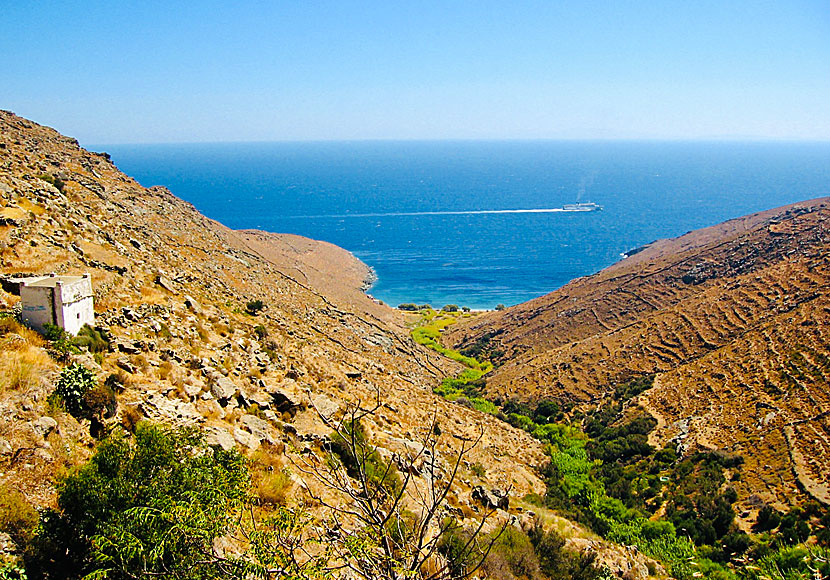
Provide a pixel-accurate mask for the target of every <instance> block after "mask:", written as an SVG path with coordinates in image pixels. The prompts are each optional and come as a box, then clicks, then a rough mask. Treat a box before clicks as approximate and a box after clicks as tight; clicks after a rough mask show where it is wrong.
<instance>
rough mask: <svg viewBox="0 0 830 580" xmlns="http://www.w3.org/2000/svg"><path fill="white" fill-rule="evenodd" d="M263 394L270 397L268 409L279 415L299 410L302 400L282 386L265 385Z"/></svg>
mask: <svg viewBox="0 0 830 580" xmlns="http://www.w3.org/2000/svg"><path fill="white" fill-rule="evenodd" d="M265 392H266V393H268V395H269V396H270V397H271V404H270V407H271V408H272V409H274V410H276V411H279V412H280V413H295V412H297V410H298V409H300V408H301V407H302V406H303V404H302V399H301V398H300V396H299V395H298V394H295V393H292V392H291V391H289V390H288V389H286V388H285V386H283V385H269V384H266V385H265Z"/></svg>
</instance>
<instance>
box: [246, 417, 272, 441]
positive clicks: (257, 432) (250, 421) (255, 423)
mask: <svg viewBox="0 0 830 580" xmlns="http://www.w3.org/2000/svg"><path fill="white" fill-rule="evenodd" d="M239 422H240V423H242V426H243V427H244V428H245V429H247V430H248V432H250V433H251V435H254V436H255V437H257V438H258V439H259V440H260V441H269V442H270V441H271V435H270V431H271V426H270V425H269V424H268V422H267V421H265V420H264V419H260V418H259V417H257V416H256V415H242V417H241V418H240V419H239Z"/></svg>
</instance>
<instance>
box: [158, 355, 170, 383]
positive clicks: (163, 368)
mask: <svg viewBox="0 0 830 580" xmlns="http://www.w3.org/2000/svg"><path fill="white" fill-rule="evenodd" d="M171 372H173V363H171V362H170V361H169V360H166V361H164V362H163V363H161V364H160V365H159V368H158V375H159V378H160V379H161V380H163V381H166V380H167V379H168V378H170V373H171Z"/></svg>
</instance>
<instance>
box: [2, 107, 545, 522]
mask: <svg viewBox="0 0 830 580" xmlns="http://www.w3.org/2000/svg"><path fill="white" fill-rule="evenodd" d="M50 272H55V273H58V274H81V273H85V272H88V273H90V274H91V277H92V283H93V289H94V299H95V312H96V324H97V325H99V326H100V327H102V328H103V329H104V330H106V331H108V333H109V335H110V337H111V340H110V345H111V346H110V349H109V350H108V351H105V352H103V353H100V354H98V355H96V356H95V357H93V356H91V355H89V354H87V355H75V356H73V357H72V358H73V359H74V360H76V361H80V362H82V363H83V364H84V365H86V366H87V367H89V368H91V369H93V370H94V371H95V373H96V374H97V375H98V377H99V378H100V379H101V380H103V379H105V378H107V377H108V376H112V377H115V379H116V380H117V382H119V384H120V386H121V387H122V388H123V389H124V391H123V392H122V393H120V394H119V395H118V403H119V404H118V411H117V415H116V417H114V418H111V419H110V420H109V421H110V422H111V423H118V422H120V423H124V424H134V423H135V421H137V420H140V419H141V418H148V419H152V420H154V421H161V422H166V423H172V424H194V425H199V426H200V427H201V428H202V429H203V430H204V431H205V432H206V433H208V437H209V440H210V441H212V442H214V443H217V444H220V445H221V446H223V447H236V448H237V449H241V450H243V451H244V452H245V453H247V454H249V455H251V454H254V453H255V452H258V453H260V454H261V453H263V452H267V454H270V455H272V456H273V458H274V459H273V460H274V461H276V462H277V463H278V464H279V463H280V462H282V463H285V464H287V463H288V461H289V459H290V457H289V456H290V455H291V454H292V453H305V452H308V451H309V450H312V451H313V450H319V448H320V445H321V442H323V441H325V440H326V438H327V437H328V436H329V433H330V428H328V427H326V426H325V425H324V424H323V423H322V422H321V421H320V419H319V418H318V416H317V414H316V412H315V411H314V408H315V407H317V408H318V409H320V410H321V411H323V412H324V413H327V414H331V413H337V411H338V410H341V411H342V410H343V409H345V408H346V406H347V405H349V404H356V403H357V402H358V401H362V402H363V403H364V404H366V403H367V402H370V401H373V400H374V399H375V397H376V396H377V395H378V394H380V396H381V402H382V403H383V406H382V407H381V409H380V410H379V411H378V413H377V414H376V415H375V416H373V417H370V418H368V419H367V420H366V421H365V423H366V424H365V427H366V428H367V429H368V431H369V433H370V434H371V436H372V438H373V441H374V442H375V443H377V444H378V445H379V446H380V447H381V448H382V449H383V450H384V453H386V454H388V455H390V456H391V454H393V453H404V452H406V451H407V450H408V449H410V448H411V447H412V446H416V443H415V442H417V441H418V440H419V438H420V437H421V436H422V435H423V430H424V428H425V427H426V426H428V425H429V424H430V418H431V417H432V415H433V413H435V414H437V419H438V424H439V425H440V427H441V431H442V432H443V434H444V435H443V437H442V443H441V446H440V447H439V451H440V452H441V453H442V454H447V455H446V457H447V459H448V460H449V459H451V458H452V448H454V447H455V446H456V444H457V442H458V441H459V439H458V438H462V439H463V438H475V437H476V436H477V435H478V434H479V433H483V440H482V442H481V444H480V445H479V446H478V447H477V448H476V449H475V450H474V451H473V452H472V454H471V455H469V457H468V458H467V459H468V460H469V462H470V463H477V464H480V465H486V466H487V467H486V470H484V471H482V472H481V473H480V474H479V475H476V474H474V473H472V472H470V471H469V468H468V467H469V464H468V467H465V468H464V472H463V474H462V477H461V478H460V479H459V481H458V483H457V488H456V489H454V490H453V493H452V501H453V502H455V503H456V504H457V505H459V506H468V507H467V508H465V509H469V506H470V505H471V501H472V500H471V499H470V489H471V488H472V487H473V486H474V485H479V484H482V485H485V486H491V487H501V488H506V487H508V486H512V488H513V491H511V494H512V495H513V496H514V497H521V496H522V495H524V494H525V493H528V492H531V491H535V492H541V491H543V489H544V486H543V484H542V482H541V480H540V478H539V476H538V475H537V474H536V473H535V470H534V467H533V466H534V465H539V464H540V463H541V462H543V461H544V455H543V452H542V446H541V444H539V443H538V442H536V441H535V440H534V439H532V438H531V437H530V436H528V435H527V434H525V433H523V432H521V431H519V430H516V429H513V428H512V427H510V426H508V425H506V424H504V423H502V422H501V421H499V420H498V419H496V418H495V417H492V416H488V415H483V414H481V413H477V412H475V411H473V410H471V409H468V408H466V407H463V406H460V405H454V404H451V403H449V402H447V401H444V400H443V399H440V398H438V397H435V396H434V395H433V394H432V389H433V387H434V386H435V385H436V384H437V383H438V382H439V381H440V380H441V379H442V378H443V377H445V376H448V375H452V374H454V373H456V372H458V370H459V367H458V365H457V364H456V363H453V362H452V361H449V360H447V359H445V358H444V357H441V356H440V355H438V354H436V353H434V352H432V351H429V350H427V349H424V348H422V347H420V346H418V345H416V344H415V343H413V342H412V340H411V339H410V337H409V329H408V328H407V327H406V326H405V325H404V322H403V319H402V317H401V315H400V313H398V312H396V311H394V310H392V309H390V308H388V307H386V306H384V305H382V304H379V303H377V302H375V301H373V300H372V299H370V298H369V297H367V296H366V295H365V294H364V293H363V291H362V290H363V287H364V285H365V283H366V281H367V278H368V277H369V276H370V274H371V273H370V271H369V269H368V268H367V267H366V266H365V265H364V264H362V263H361V262H359V261H358V260H357V259H356V258H354V257H353V256H352V255H351V254H349V253H348V252H346V251H345V250H342V249H340V248H337V247H335V246H332V245H331V244H327V243H323V242H317V241H313V240H308V239H304V238H301V237H299V236H292V235H279V234H270V233H265V232H259V231H233V230H230V229H228V228H226V227H224V226H223V225H221V224H219V223H217V222H215V221H212V220H210V219H208V218H206V217H204V216H203V215H201V214H200V213H199V212H198V211H197V210H196V209H195V208H194V207H193V206H192V205H190V204H188V203H186V202H184V201H182V200H180V199H178V198H176V197H175V196H174V195H173V194H171V193H170V192H169V191H167V190H166V189H164V188H162V187H150V188H145V187H142V186H141V185H139V184H138V183H137V182H135V181H134V180H133V179H131V178H129V177H127V176H125V175H124V174H122V173H121V172H120V171H119V170H118V169H117V168H116V167H115V166H114V165H113V164H112V162H111V161H110V159H109V157H108V156H107V155H106V154H103V153H102V154H97V153H91V152H88V151H85V150H84V149H82V148H81V147H79V145H78V143H77V142H76V141H75V140H73V139H71V138H67V137H64V136H61V135H60V134H59V133H57V132H56V131H54V130H52V129H50V128H47V127H42V126H39V125H37V124H35V123H32V122H30V121H27V120H25V119H22V118H20V117H17V116H15V115H14V114H12V113H9V112H0V274H3V275H4V276H5V277H10V276H20V275H32V274H36V275H41V274H47V273H50ZM13 286H14V285H13V284H5V285H4V291H0V310H10V309H13V308H15V307H16V305H17V304H18V301H19V298H18V297H17V296H15V295H14V293H13V292H11V290H13ZM256 300H261V301H262V303H263V305H264V309H263V310H262V311H261V312H259V313H255V314H253V315H252V314H249V313H247V312H246V305H247V304H248V303H249V302H252V301H256ZM45 346H46V344H45V343H44V341H43V340H42V339H40V338H39V337H37V336H36V335H34V334H33V333H29V332H22V331H13V332H10V333H9V331H8V329H6V328H4V330H3V333H2V334H0V347H2V348H3V349H5V350H6V351H7V352H8V353H12V355H11V356H9V357H8V358H7V359H5V360H4V364H2V365H0V367H1V368H0V370H2V374H1V375H0V378H2V381H3V384H2V388H0V461H2V466H3V467H2V472H0V484H5V485H9V486H12V487H13V488H16V489H20V490H21V491H22V492H23V493H24V495H25V496H26V498H27V500H29V501H31V502H33V503H34V504H36V505H39V506H49V505H52V504H53V502H54V489H53V487H52V484H53V482H54V478H55V475H56V474H57V473H58V472H60V471H61V470H62V469H63V467H64V466H67V465H73V464H75V463H77V462H79V461H82V460H83V459H84V458H85V457H87V456H88V455H89V451H90V449H91V448H92V445H93V443H94V442H93V439H92V438H91V436H90V433H89V428H90V425H89V423H84V422H81V423H78V422H77V421H75V420H74V419H73V418H72V417H70V416H69V415H68V414H66V413H61V412H59V411H57V410H55V409H54V408H50V405H49V403H48V401H47V396H48V395H49V394H50V393H51V392H52V390H53V389H54V386H53V385H54V381H55V379H56V377H57V374H58V372H59V370H60V368H61V367H62V366H63V364H57V363H56V362H55V361H53V360H52V359H50V358H49V357H48V356H47V355H46V353H45V350H44V347H45ZM5 356H6V355H5V354H4V357H5ZM6 363H8V364H6ZM252 413H253V414H252ZM461 480H463V482H462V481H461ZM294 485H295V486H296V487H295V489H296V490H299V489H301V488H303V487H305V486H307V485H311V483H309V482H308V481H303V478H302V477H300V476H299V475H298V474H296V473H295V474H294ZM297 493H299V491H297Z"/></svg>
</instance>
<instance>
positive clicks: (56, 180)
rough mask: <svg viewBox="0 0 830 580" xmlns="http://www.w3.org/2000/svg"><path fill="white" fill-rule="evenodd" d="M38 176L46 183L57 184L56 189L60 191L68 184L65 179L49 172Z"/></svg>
mask: <svg viewBox="0 0 830 580" xmlns="http://www.w3.org/2000/svg"><path fill="white" fill-rule="evenodd" d="M38 177H39V178H41V179H42V180H43V181H45V182H46V183H51V184H52V185H54V186H55V189H57V190H58V191H60V192H61V193H63V189H64V187H65V186H66V184H65V183H64V182H63V180H62V179H61V178H60V177H57V176H54V175H49V174H48V173H43V174H41V175H38Z"/></svg>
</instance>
